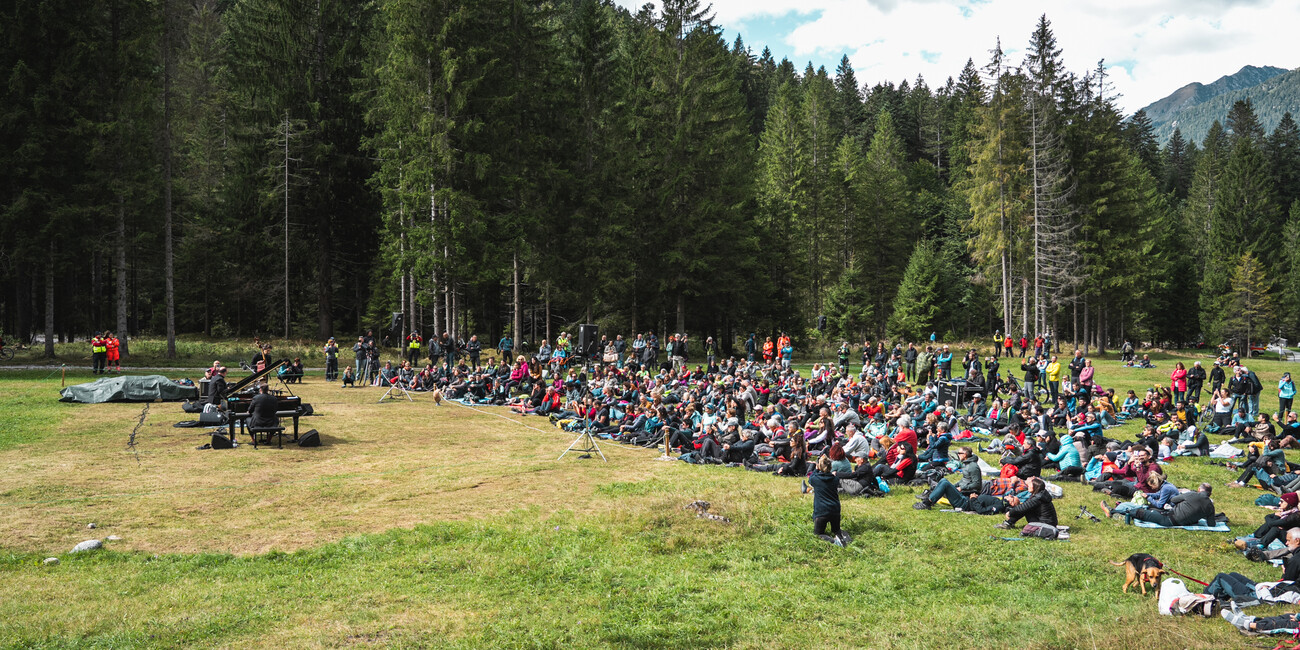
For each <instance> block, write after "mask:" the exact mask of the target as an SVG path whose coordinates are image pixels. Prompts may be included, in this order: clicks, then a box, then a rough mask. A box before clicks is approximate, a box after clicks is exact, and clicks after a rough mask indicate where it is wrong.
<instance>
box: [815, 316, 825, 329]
mask: <svg viewBox="0 0 1300 650" xmlns="http://www.w3.org/2000/svg"><path fill="white" fill-rule="evenodd" d="M817 331H818V332H825V331H826V316H825V314H823V315H821V316H818V317H817Z"/></svg>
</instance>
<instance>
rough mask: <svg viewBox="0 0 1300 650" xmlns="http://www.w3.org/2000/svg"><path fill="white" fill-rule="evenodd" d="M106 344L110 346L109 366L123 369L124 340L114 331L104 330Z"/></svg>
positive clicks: (118, 369) (119, 370)
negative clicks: (120, 339) (118, 337)
mask: <svg viewBox="0 0 1300 650" xmlns="http://www.w3.org/2000/svg"><path fill="white" fill-rule="evenodd" d="M104 346H105V347H107V348H108V366H109V367H110V368H114V369H115V370H117V371H118V372H121V371H122V342H121V341H119V340H118V339H117V336H115V335H114V334H113V333H112V332H104Z"/></svg>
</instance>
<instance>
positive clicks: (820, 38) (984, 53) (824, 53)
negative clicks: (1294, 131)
mask: <svg viewBox="0 0 1300 650" xmlns="http://www.w3.org/2000/svg"><path fill="white" fill-rule="evenodd" d="M616 1H617V2H619V3H620V4H622V5H624V6H628V7H630V8H635V7H638V6H640V5H641V4H643V3H644V0H616ZM712 5H713V11H714V14H715V16H716V22H717V24H718V25H720V26H722V27H723V28H724V30H725V31H726V34H727V39H728V41H729V42H730V41H732V40H734V39H735V37H736V34H737V33H739V34H740V35H741V36H742V37H743V38H744V40H745V43H746V44H748V45H749V46H750V47H751V48H752V49H753V50H754V52H755V54H757V53H758V52H761V51H762V49H763V46H765V45H766V46H768V47H770V48H771V49H772V54H773V56H775V57H776V59H777V60H778V61H779V60H780V59H781V58H782V57H788V58H790V60H791V61H793V62H794V63H795V65H796V67H797V68H798V69H799V70H800V71H802V70H803V68H804V66H805V65H806V64H807V63H808V62H809V61H811V62H812V64H813V66H814V67H817V66H821V65H824V66H826V69H827V70H828V71H830V72H832V73H833V72H834V70H835V67H836V66H837V65H838V64H839V61H840V57H841V56H842V55H844V54H847V55H848V56H849V60H850V62H851V63H852V64H853V67H854V70H855V71H856V72H857V75H858V80H859V81H860V82H862V83H863V84H868V85H871V84H875V83H877V82H879V81H885V80H889V81H893V82H894V83H898V82H900V81H902V80H904V79H908V80H912V79H915V78H916V76H917V75H918V74H923V75H924V76H925V79H926V81H927V82H928V83H929V84H930V85H931V86H937V85H941V84H943V83H944V81H945V80H946V79H947V78H948V77H949V76H953V77H955V76H957V74H958V73H959V72H961V69H962V66H964V65H965V63H966V59H967V58H973V59H974V60H975V64H976V65H977V66H981V67H982V66H983V64H984V63H985V62H987V61H988V52H989V50H990V49H992V48H993V46H994V44H995V43H996V42H997V39H998V38H999V37H1001V40H1002V49H1003V50H1004V51H1005V52H1006V53H1007V58H1008V60H1009V61H1010V62H1013V63H1015V62H1018V61H1020V60H1021V58H1022V57H1023V56H1024V48H1025V46H1026V45H1027V44H1028V42H1029V35H1030V34H1031V33H1032V32H1033V30H1034V27H1035V25H1036V23H1037V21H1038V17H1039V15H1040V14H1042V13H1044V12H1045V13H1046V14H1047V17H1048V20H1050V21H1051V22H1052V29H1053V31H1054V32H1055V33H1056V37H1057V41H1058V46H1059V47H1060V48H1061V49H1062V50H1064V52H1063V57H1064V60H1065V63H1066V66H1067V67H1068V68H1069V69H1070V70H1072V71H1074V72H1076V73H1079V74H1082V73H1084V72H1086V71H1088V70H1091V69H1094V68H1095V67H1096V66H1097V63H1098V62H1099V61H1101V60H1102V59H1104V60H1105V65H1106V68H1107V70H1108V72H1109V75H1110V76H1109V78H1110V81H1111V82H1112V83H1113V85H1114V89H1115V90H1116V91H1117V92H1119V93H1120V94H1121V97H1120V99H1119V104H1120V106H1121V107H1123V108H1124V109H1125V110H1126V111H1130V112H1131V111H1134V110H1137V109H1138V108H1141V107H1142V106H1145V105H1147V104H1149V103H1151V102H1152V101H1155V100H1156V99H1159V98H1161V97H1163V96H1165V95H1168V94H1169V93H1171V92H1173V91H1174V90H1176V89H1178V88H1179V87H1181V86H1183V85H1185V84H1188V83H1191V82H1193V81H1200V82H1202V83H1209V82H1211V81H1214V80H1215V79H1217V78H1219V77H1220V76H1223V75H1225V74H1232V73H1234V72H1236V71H1237V70H1239V69H1240V68H1241V67H1242V66H1244V65H1260V66H1262V65H1274V66H1279V67H1283V68H1295V67H1297V66H1300V47H1295V46H1294V45H1293V43H1294V41H1295V38H1296V37H1295V34H1294V32H1295V31H1296V28H1297V27H1300V2H1297V1H1296V0H1128V1H1127V2H1122V3H1121V2H1114V1H1102V0H1075V1H1073V2H1059V1H1054V0H1052V1H1037V2H1035V1H1031V0H799V1H795V0H714V1H713V3H712Z"/></svg>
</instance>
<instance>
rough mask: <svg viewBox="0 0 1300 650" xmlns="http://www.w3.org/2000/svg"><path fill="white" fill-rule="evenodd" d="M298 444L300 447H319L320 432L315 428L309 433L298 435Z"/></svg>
mask: <svg viewBox="0 0 1300 650" xmlns="http://www.w3.org/2000/svg"><path fill="white" fill-rule="evenodd" d="M298 446H299V447H319V446H320V433H319V432H317V431H316V430H315V429H312V430H311V431H308V432H307V433H304V434H302V435H301V436H299V437H298Z"/></svg>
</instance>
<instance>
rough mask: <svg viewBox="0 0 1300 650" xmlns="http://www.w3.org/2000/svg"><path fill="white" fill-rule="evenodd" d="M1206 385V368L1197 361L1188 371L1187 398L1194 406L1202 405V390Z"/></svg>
mask: <svg viewBox="0 0 1300 650" xmlns="http://www.w3.org/2000/svg"><path fill="white" fill-rule="evenodd" d="M1204 385H1205V368H1202V367H1201V362H1200V361H1197V362H1195V363H1193V364H1192V367H1191V368H1188V369H1187V398H1188V400H1189V401H1191V402H1192V403H1193V404H1200V403H1201V388H1202V387H1203V386H1204Z"/></svg>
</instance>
